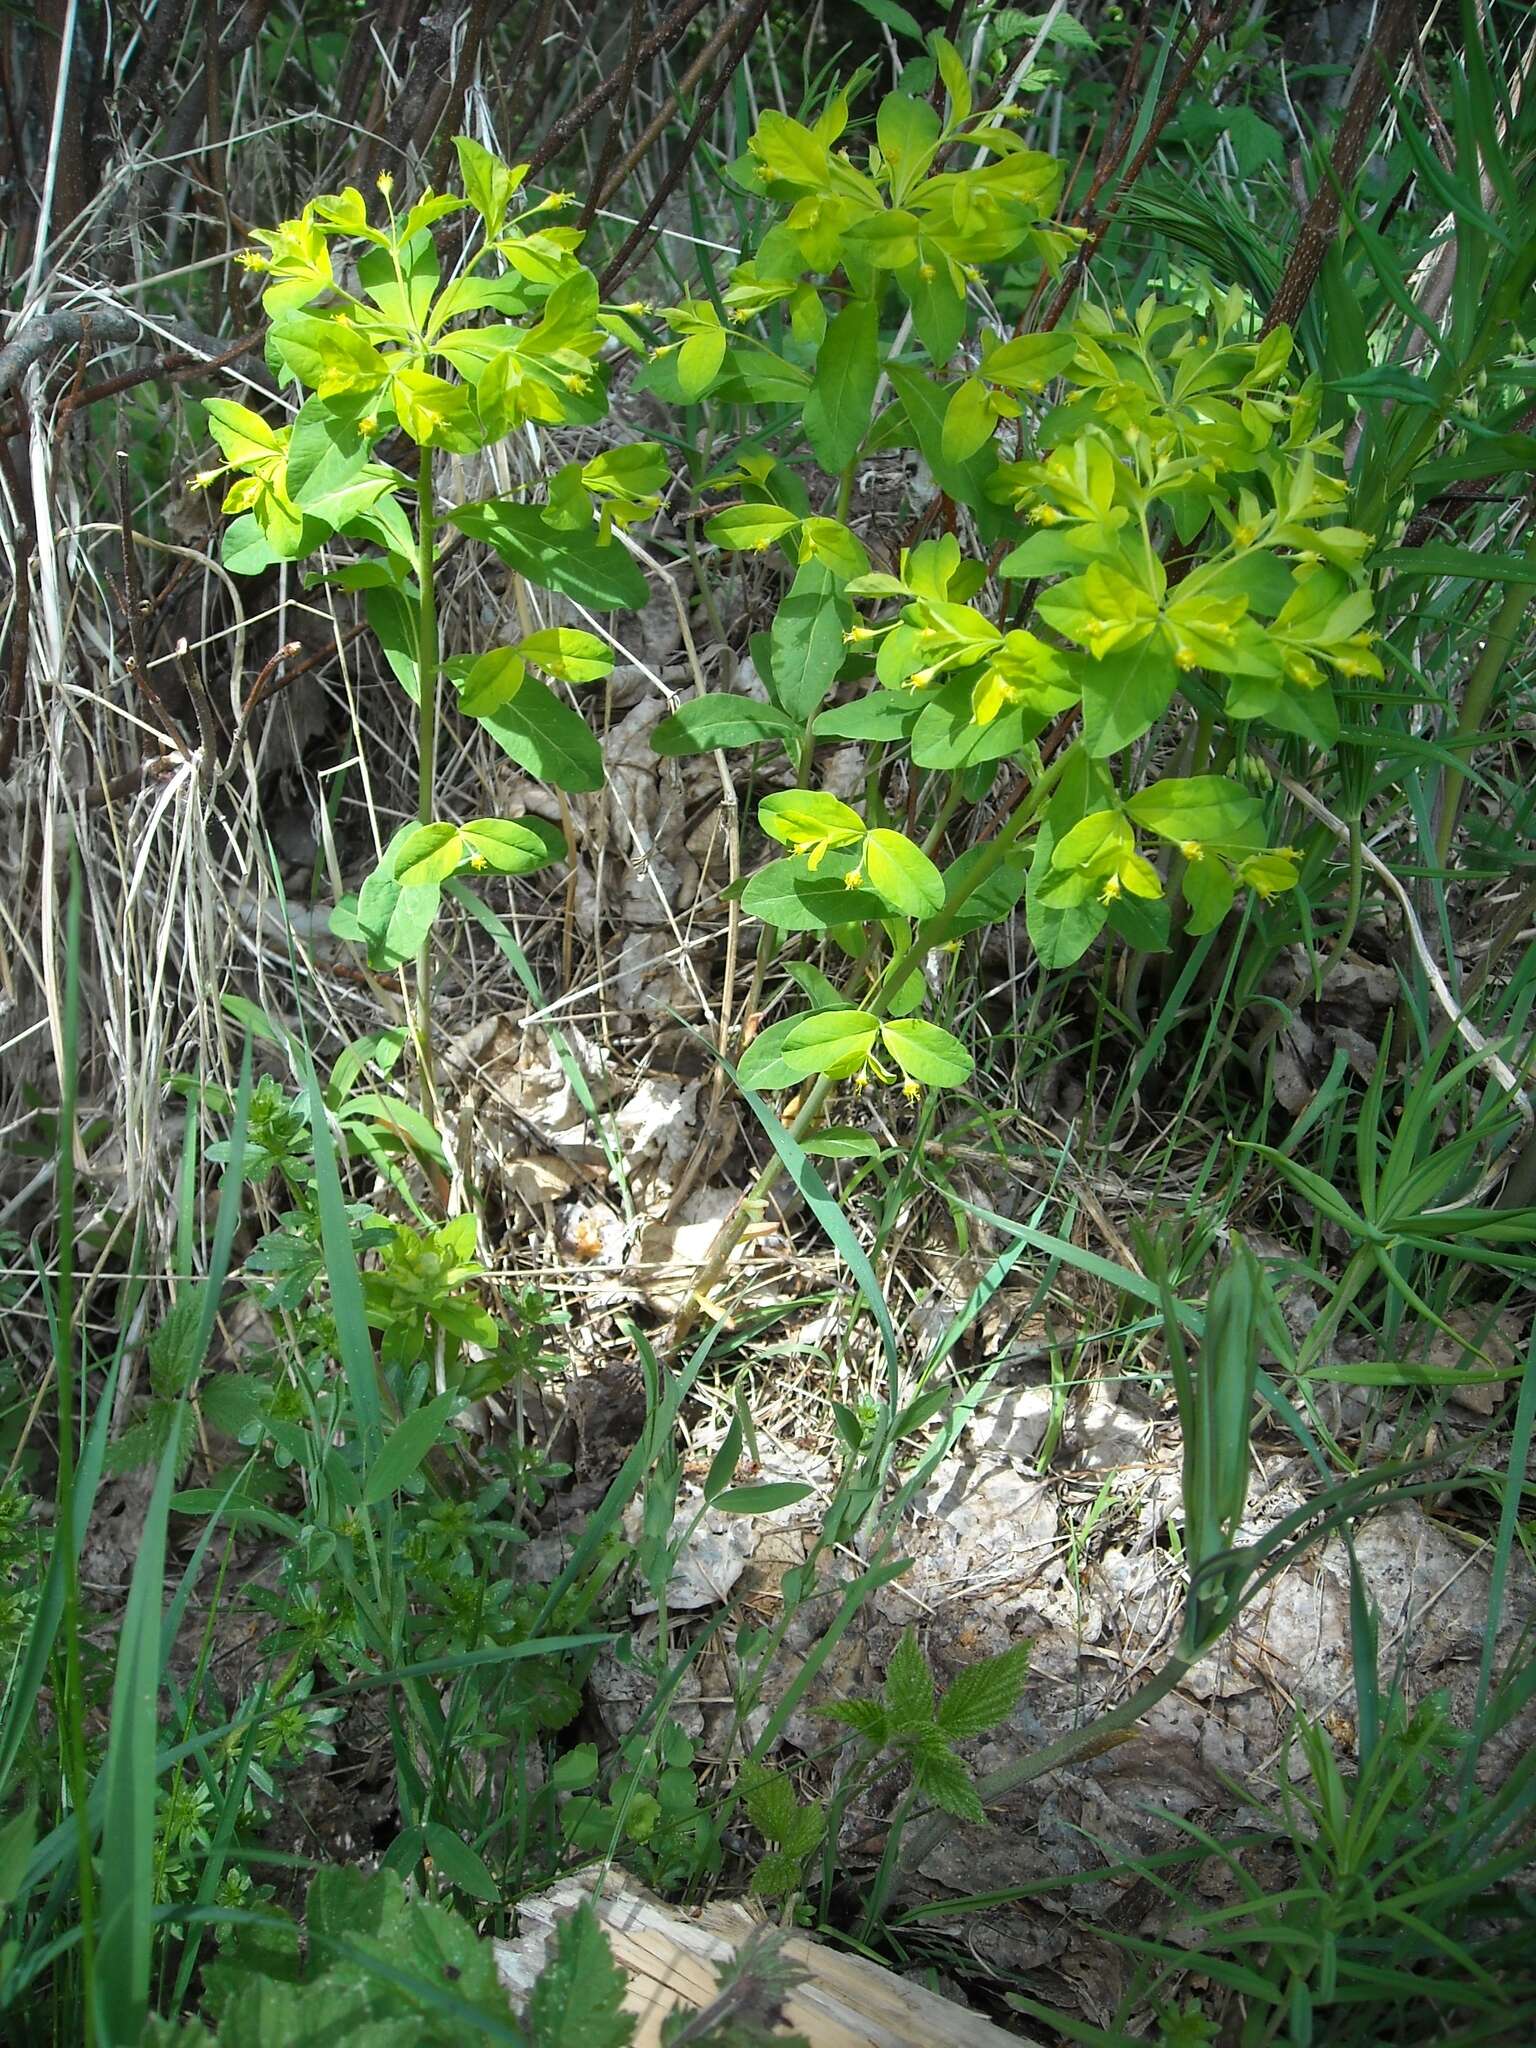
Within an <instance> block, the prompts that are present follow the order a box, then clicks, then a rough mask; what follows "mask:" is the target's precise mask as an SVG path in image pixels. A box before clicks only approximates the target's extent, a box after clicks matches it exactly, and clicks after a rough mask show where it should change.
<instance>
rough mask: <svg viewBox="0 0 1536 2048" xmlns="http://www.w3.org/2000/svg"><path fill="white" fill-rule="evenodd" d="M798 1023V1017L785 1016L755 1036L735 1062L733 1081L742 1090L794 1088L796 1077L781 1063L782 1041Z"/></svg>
mask: <svg viewBox="0 0 1536 2048" xmlns="http://www.w3.org/2000/svg"><path fill="white" fill-rule="evenodd" d="M800 1022H801V1019H800V1018H799V1017H786V1018H784V1019H783V1020H782V1022H780V1023H778V1024H770V1025H769V1027H768V1029H767V1030H766V1031H760V1032H759V1033H758V1035H757V1037H756V1038H754V1039H753V1041H752V1043H751V1044H750V1045H749V1046H748V1047H747V1049H746V1051H745V1052H744V1053H743V1054H742V1056H741V1058H740V1059H739V1060H738V1061H737V1063H736V1074H737V1078H738V1079H739V1080H740V1082H741V1085H742V1087H743V1088H754V1089H758V1090H760V1091H770V1090H773V1089H776V1088H793V1087H794V1085H795V1083H796V1082H797V1081H798V1080H799V1078H800V1076H799V1073H798V1072H797V1071H796V1070H794V1069H793V1068H791V1067H789V1066H788V1065H786V1064H785V1061H784V1057H783V1054H784V1041H785V1040H786V1039H787V1038H788V1036H789V1034H790V1033H791V1032H792V1031H793V1030H794V1028H795V1026H796V1025H797V1024H799V1023H800Z"/></svg>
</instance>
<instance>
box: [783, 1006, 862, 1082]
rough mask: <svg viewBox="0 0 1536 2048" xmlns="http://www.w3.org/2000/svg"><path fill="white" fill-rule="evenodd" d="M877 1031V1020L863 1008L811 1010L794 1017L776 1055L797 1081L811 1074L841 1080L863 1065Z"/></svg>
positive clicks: (805, 1078) (854, 1072)
mask: <svg viewBox="0 0 1536 2048" xmlns="http://www.w3.org/2000/svg"><path fill="white" fill-rule="evenodd" d="M879 1031H880V1021H879V1019H878V1018H876V1017H871V1016H869V1015H868V1013H867V1012H865V1011H863V1010H813V1011H812V1012H811V1014H810V1016H808V1017H800V1018H797V1019H796V1021H795V1024H794V1026H793V1028H792V1029H791V1030H790V1031H789V1032H788V1033H787V1034H786V1036H785V1039H784V1043H783V1045H782V1047H781V1048H780V1052H779V1058H780V1061H781V1063H782V1064H783V1065H784V1067H786V1068H787V1069H788V1070H789V1071H790V1072H791V1073H792V1074H793V1075H794V1078H795V1079H796V1080H798V1081H804V1080H808V1079H809V1077H810V1076H811V1075H812V1074H825V1075H826V1076H827V1077H828V1078H829V1079H831V1080H834V1081H841V1080H844V1079H846V1078H847V1076H848V1075H849V1074H856V1073H857V1072H858V1071H859V1069H860V1068H861V1067H862V1066H863V1065H864V1063H865V1061H866V1060H867V1059H868V1058H869V1055H870V1053H871V1051H872V1050H873V1049H874V1043H875V1039H876V1038H877V1036H878V1035H879Z"/></svg>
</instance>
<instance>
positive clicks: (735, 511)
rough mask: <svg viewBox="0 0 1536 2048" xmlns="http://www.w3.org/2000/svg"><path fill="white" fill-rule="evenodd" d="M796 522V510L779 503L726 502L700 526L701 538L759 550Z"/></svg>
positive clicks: (791, 529)
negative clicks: (788, 509) (726, 503)
mask: <svg viewBox="0 0 1536 2048" xmlns="http://www.w3.org/2000/svg"><path fill="white" fill-rule="evenodd" d="M799 524H800V520H799V517H798V515H797V514H795V513H793V512H787V511H786V510H785V509H784V507H783V506H782V505H765V504H750V505H727V506H726V508H725V510H724V511H723V512H717V513H716V514H715V516H714V518H713V519H711V520H710V521H709V522H708V524H707V525H706V526H705V528H704V538H705V539H706V540H712V541H713V542H714V544H715V546H716V547H720V548H752V549H757V550H761V549H763V548H768V547H771V546H772V545H773V543H774V542H775V541H776V540H783V538H784V537H785V535H786V534H790V533H793V532H794V530H795V528H796V527H797V526H798V525H799Z"/></svg>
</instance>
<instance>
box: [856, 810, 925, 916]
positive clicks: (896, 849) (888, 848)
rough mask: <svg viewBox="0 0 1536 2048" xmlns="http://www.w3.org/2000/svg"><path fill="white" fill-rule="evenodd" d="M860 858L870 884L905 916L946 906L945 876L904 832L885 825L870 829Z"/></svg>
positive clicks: (918, 914)
mask: <svg viewBox="0 0 1536 2048" xmlns="http://www.w3.org/2000/svg"><path fill="white" fill-rule="evenodd" d="M861 861H862V865H863V869H864V873H865V875H866V877H867V878H868V881H869V886H870V888H871V889H873V890H874V892H875V894H876V895H877V896H880V897H883V898H884V899H885V901H886V902H887V903H889V904H890V906H891V908H892V909H893V910H899V911H900V912H901V914H902V916H903V917H932V915H933V913H934V912H935V911H936V910H938V909H940V908H941V907H942V906H943V902H944V878H943V876H942V875H941V874H940V873H939V871H938V869H937V868H936V867H935V866H934V864H933V862H932V861H931V860H930V859H929V858H928V856H927V854H926V853H924V852H923V851H922V849H921V847H917V846H914V845H913V844H912V841H911V840H910V839H908V838H906V837H905V836H904V835H903V834H902V833H900V832H891V831H888V830H886V829H885V828H884V827H880V828H877V829H876V830H875V831H873V832H871V833H870V834H869V836H868V837H867V838H866V839H865V841H864V849H863V853H862V855H861Z"/></svg>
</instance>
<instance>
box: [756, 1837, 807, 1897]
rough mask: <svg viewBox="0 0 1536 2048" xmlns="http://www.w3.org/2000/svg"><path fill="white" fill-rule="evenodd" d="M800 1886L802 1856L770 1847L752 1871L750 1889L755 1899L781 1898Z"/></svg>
mask: <svg viewBox="0 0 1536 2048" xmlns="http://www.w3.org/2000/svg"><path fill="white" fill-rule="evenodd" d="M799 1888H800V1858H799V1857H798V1856H787V1855H785V1853H784V1852H783V1850H782V1849H770V1850H769V1851H768V1853H767V1855H766V1856H764V1857H763V1858H762V1859H761V1860H760V1862H759V1863H758V1866H757V1868H756V1869H755V1870H754V1871H753V1873H752V1883H751V1886H750V1887H749V1889H750V1890H751V1893H752V1896H753V1897H754V1898H755V1899H781V1898H783V1896H784V1894H785V1893H786V1892H793V1891H798V1890H799Z"/></svg>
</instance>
